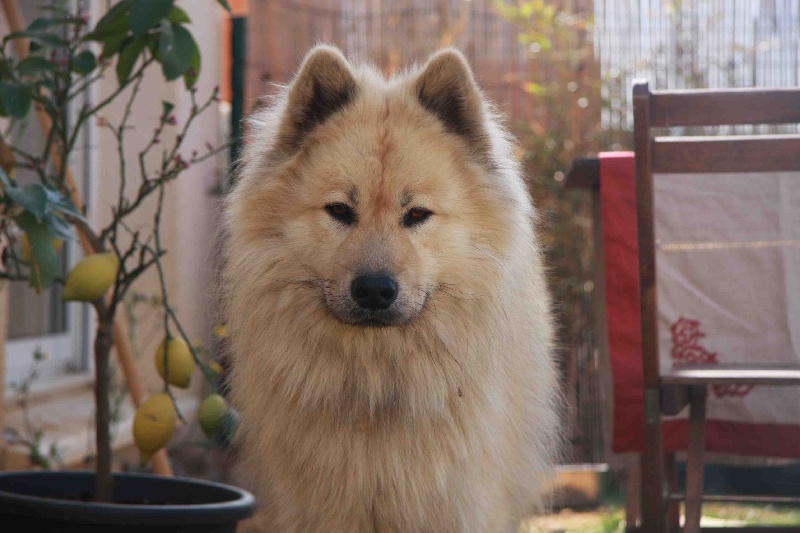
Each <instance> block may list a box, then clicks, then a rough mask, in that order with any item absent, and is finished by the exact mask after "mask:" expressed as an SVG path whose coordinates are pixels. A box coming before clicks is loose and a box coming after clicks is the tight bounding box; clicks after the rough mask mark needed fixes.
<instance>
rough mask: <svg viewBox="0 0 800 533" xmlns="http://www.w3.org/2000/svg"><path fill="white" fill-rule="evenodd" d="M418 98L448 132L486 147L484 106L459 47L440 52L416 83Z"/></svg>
mask: <svg viewBox="0 0 800 533" xmlns="http://www.w3.org/2000/svg"><path fill="white" fill-rule="evenodd" d="M415 87H416V90H417V96H418V98H419V101H420V103H421V104H422V106H423V107H425V109H427V110H428V111H430V112H431V113H433V114H434V115H436V117H437V118H438V119H439V120H440V121H441V122H442V124H443V125H444V127H445V129H446V130H447V131H450V132H451V133H455V134H456V135H460V136H462V137H464V138H465V139H467V140H468V141H470V142H473V143H475V142H478V143H480V146H481V147H483V146H484V145H485V142H486V132H485V130H484V127H483V123H484V116H483V115H484V104H483V97H482V96H481V93H480V90H479V89H478V85H477V84H476V83H475V78H474V77H473V75H472V70H471V69H470V67H469V63H467V60H466V58H465V57H464V56H463V55H462V54H461V52H459V51H458V50H456V49H455V48H446V49H444V50H442V51H440V52H437V53H436V54H434V55H433V56H431V58H430V59H429V60H428V62H427V63H426V64H425V66H424V67H423V68H422V72H421V73H420V75H419V77H418V78H417V81H416V86H415Z"/></svg>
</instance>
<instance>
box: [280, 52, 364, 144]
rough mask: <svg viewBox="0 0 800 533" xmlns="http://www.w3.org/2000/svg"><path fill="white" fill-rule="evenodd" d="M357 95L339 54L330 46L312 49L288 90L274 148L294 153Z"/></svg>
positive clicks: (348, 67)
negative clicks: (276, 144) (311, 133)
mask: <svg viewBox="0 0 800 533" xmlns="http://www.w3.org/2000/svg"><path fill="white" fill-rule="evenodd" d="M356 92H357V85H356V81H355V78H354V77H353V73H352V71H351V70H350V66H349V65H348V64H347V60H346V59H345V58H344V56H343V55H342V53H341V52H339V50H337V49H335V48H333V47H330V46H324V45H319V46H315V47H314V48H313V49H312V50H311V51H310V52H309V53H308V54H307V55H306V57H305V59H304V60H303V63H302V65H301V66H300V72H299V73H298V74H297V76H295V78H294V80H293V81H292V83H291V85H290V86H289V94H288V100H287V103H286V111H285V114H284V116H283V118H282V119H281V125H280V127H279V129H278V146H277V147H278V148H279V149H280V150H281V151H283V152H285V153H289V154H291V153H294V152H295V151H297V149H298V148H299V147H300V145H301V144H302V143H303V140H304V139H305V137H306V136H307V135H308V134H309V133H310V132H311V130H313V129H314V128H315V127H317V126H319V125H320V124H322V123H323V122H325V121H326V120H327V119H328V118H329V117H330V116H331V115H333V114H334V113H336V112H337V111H339V110H341V109H342V108H343V107H345V106H346V105H347V104H348V103H350V102H351V101H352V100H353V98H354V97H355V95H356Z"/></svg>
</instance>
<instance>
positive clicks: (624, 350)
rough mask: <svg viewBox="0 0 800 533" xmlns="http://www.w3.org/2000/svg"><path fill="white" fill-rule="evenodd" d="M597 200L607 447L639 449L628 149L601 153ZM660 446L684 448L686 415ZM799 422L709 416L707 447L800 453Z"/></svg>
mask: <svg viewBox="0 0 800 533" xmlns="http://www.w3.org/2000/svg"><path fill="white" fill-rule="evenodd" d="M599 158H600V202H601V216H602V218H603V249H604V255H605V275H606V280H605V282H606V319H607V324H608V347H609V352H610V357H611V373H612V379H613V382H614V431H613V442H612V450H613V451H614V452H617V453H622V452H639V451H642V450H643V449H644V400H643V390H644V378H643V375H642V358H641V344H642V343H641V330H640V324H639V259H638V246H637V236H636V178H635V176H636V171H635V167H634V154H633V152H605V153H601V154H600V156H599ZM662 427H663V435H664V450H665V451H682V450H686V432H687V424H686V421H685V420H669V421H665V422H664V423H663V426H662ZM798 443H800V427H798V426H789V425H782V424H756V423H742V422H729V421H723V420H709V421H708V422H707V424H706V449H707V450H710V451H715V452H720V453H735V454H742V455H762V456H774V457H787V458H800V445H799V444H798Z"/></svg>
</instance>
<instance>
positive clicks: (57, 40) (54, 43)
mask: <svg viewBox="0 0 800 533" xmlns="http://www.w3.org/2000/svg"><path fill="white" fill-rule="evenodd" d="M12 39H30V41H31V44H32V45H34V44H35V45H37V46H39V47H40V48H58V47H60V46H64V40H63V39H62V38H61V37H59V36H58V35H56V34H55V33H42V32H38V31H16V32H14V33H9V34H8V35H6V36H5V37H3V44H5V43H7V42H8V41H10V40H12ZM31 51H33V50H31Z"/></svg>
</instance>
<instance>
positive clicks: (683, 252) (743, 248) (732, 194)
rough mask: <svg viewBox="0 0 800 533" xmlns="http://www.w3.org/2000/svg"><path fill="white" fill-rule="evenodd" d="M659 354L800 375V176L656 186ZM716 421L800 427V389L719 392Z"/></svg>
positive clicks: (658, 180) (664, 358)
mask: <svg viewBox="0 0 800 533" xmlns="http://www.w3.org/2000/svg"><path fill="white" fill-rule="evenodd" d="M654 185H655V193H654V201H655V217H656V220H655V228H656V229H655V231H656V242H657V246H656V250H657V251H656V263H657V264H656V268H657V270H656V272H657V287H658V294H657V298H658V309H659V342H660V344H659V347H660V363H661V368H662V371H664V370H666V369H668V368H671V367H672V366H673V365H677V364H691V363H707V364H714V363H715V362H716V363H720V364H730V363H747V364H764V365H799V366H800V172H794V173H762V174H660V175H656V176H654ZM711 392H712V393H711V394H710V395H709V404H708V417H709V419H717V420H729V421H736V422H757V423H778V424H800V387H793V386H782V387H776V386H759V387H755V388H750V387H738V388H730V387H729V388H719V387H718V388H716V389H714V390H712V391H711Z"/></svg>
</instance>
